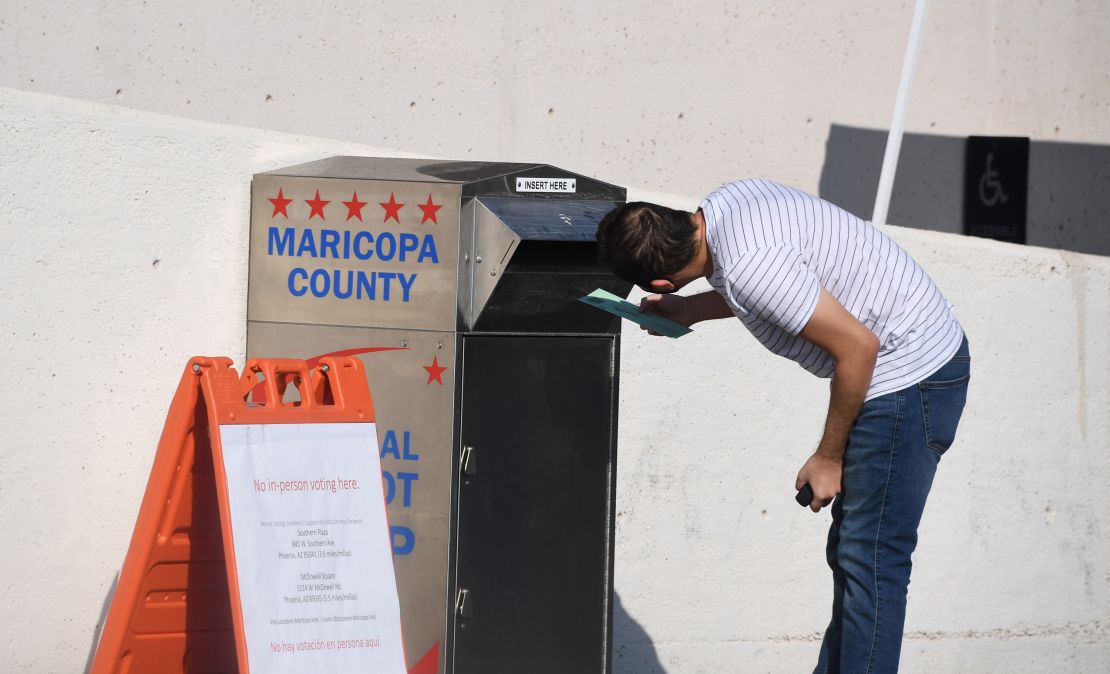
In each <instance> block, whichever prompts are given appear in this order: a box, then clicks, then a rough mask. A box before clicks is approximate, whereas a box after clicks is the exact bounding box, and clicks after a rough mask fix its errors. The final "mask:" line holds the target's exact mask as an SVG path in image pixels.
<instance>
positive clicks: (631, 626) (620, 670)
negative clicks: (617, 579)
mask: <svg viewBox="0 0 1110 674" xmlns="http://www.w3.org/2000/svg"><path fill="white" fill-rule="evenodd" d="M613 674H667V670H666V669H663V664H662V663H660V662H659V656H658V655H657V654H656V653H655V645H654V644H653V643H652V641H651V637H650V636H649V635H648V633H647V632H645V631H644V628H643V627H641V626H640V623H638V622H636V620H635V619H634V618H633V617H632V616H630V615H628V611H626V610H625V609H624V604H623V603H622V602H621V598H620V595H619V594H617V593H616V592H614V593H613Z"/></svg>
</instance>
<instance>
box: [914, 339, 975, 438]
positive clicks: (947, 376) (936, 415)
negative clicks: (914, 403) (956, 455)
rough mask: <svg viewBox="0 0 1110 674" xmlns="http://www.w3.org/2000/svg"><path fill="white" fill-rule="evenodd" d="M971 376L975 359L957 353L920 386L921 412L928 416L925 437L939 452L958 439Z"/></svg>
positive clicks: (925, 417) (925, 416)
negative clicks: (957, 432)
mask: <svg viewBox="0 0 1110 674" xmlns="http://www.w3.org/2000/svg"><path fill="white" fill-rule="evenodd" d="M970 380H971V359H970V358H969V357H967V356H956V357H955V358H953V359H952V360H950V361H949V362H948V363H947V364H945V366H944V367H942V368H941V369H940V370H938V371H937V372H936V373H934V374H933V375H932V376H930V377H929V378H928V379H926V380H925V381H922V382H920V383H919V384H918V385H917V387H918V391H919V392H920V393H921V414H922V416H923V417H924V420H925V441H926V443H927V444H928V445H929V447H930V448H931V449H932V450H933V451H935V452H936V453H938V454H944V453H945V452H946V451H948V448H949V447H951V446H952V442H953V441H954V440H955V439H956V427H957V426H959V425H960V417H961V416H962V415H963V411H964V403H966V402H967V384H968V381H970Z"/></svg>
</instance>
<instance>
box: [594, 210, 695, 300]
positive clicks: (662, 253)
mask: <svg viewBox="0 0 1110 674" xmlns="http://www.w3.org/2000/svg"><path fill="white" fill-rule="evenodd" d="M696 233H697V227H696V226H695V225H694V219H693V218H692V217H691V216H690V214H689V213H686V212H684V211H676V210H674V209H673V208H667V207H666V206H659V205H657V204H649V203H646V202H643V201H634V202H632V203H628V204H625V205H623V206H618V207H617V208H614V209H613V210H611V211H609V212H608V213H607V214H606V215H605V217H604V218H602V219H601V222H600V223H598V226H597V246H598V253H599V255H600V256H601V261H602V262H603V263H604V264H605V265H606V266H608V267H609V268H610V269H612V270H613V273H614V274H616V275H617V276H619V277H621V278H622V279H624V280H625V281H631V282H632V283H635V284H636V285H638V286H640V287H644V288H646V287H647V286H648V284H650V283H651V282H652V281H654V280H655V279H659V278H668V277H670V276H672V275H674V274H675V273H676V272H678V271H680V270H681V269H682V268H683V267H685V266H686V265H688V264H690V262H691V261H692V260H693V259H694V255H696V254H697V239H696V236H695V235H696Z"/></svg>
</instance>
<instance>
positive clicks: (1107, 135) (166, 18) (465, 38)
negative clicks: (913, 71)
mask: <svg viewBox="0 0 1110 674" xmlns="http://www.w3.org/2000/svg"><path fill="white" fill-rule="evenodd" d="M913 4H914V3H913V2H912V1H910V0H901V1H899V2H891V1H889V0H871V1H870V2H845V1H837V2H828V1H826V0H803V1H798V2H766V1H763V0H726V1H723V2H722V1H719V0H683V1H676V0H671V1H669V2H654V3H651V4H650V5H645V4H644V3H642V2H638V1H636V0H610V1H609V2H602V3H598V2H592V1H587V0H571V1H569V2H560V3H532V2H515V1H513V0H484V1H483V2H469V3H462V4H449V3H443V2H441V1H440V0H409V1H407V2H366V1H365V0H330V1H329V2H326V3H317V4H311V3H303V2H301V3H298V2H277V1H274V0H259V1H256V2H250V3H246V2H226V1H224V0H193V1H192V2H187V3H181V2H169V1H167V0H151V1H149V2H143V3H138V2H134V1H129V0H100V1H99V2H95V3H90V2H83V1H81V0H50V1H47V2H27V1H26V0H3V1H2V2H0V86H7V87H11V88H16V89H22V90H28V91H35V92H41V93H48V94H57V95H62V96H69V97H74V98H80V99H84V100H89V101H94V102H100V103H112V104H116V105H123V106H127V107H131V108H134V109H138V110H146V111H152V112H162V113H167V114H172V115H177V116H181V117H187V118H192V119H198V120H206V121H214V122H227V123H231V124H237V125H242V126H249V127H255V128H262V129H270V130H277V131H288V132H294V133H300V134H307V135H312V136H322V137H328V138H341V139H345V140H349V141H359V142H362V143H366V144H370V145H377V146H385V147H400V148H405V149H407V150H410V151H413V152H420V153H425V154H430V155H436V156H445V157H451V158H467V157H473V158H478V159H493V160H508V161H547V162H551V163H554V164H561V165H567V166H575V167H576V168H577V169H578V170H580V171H581V172H583V173H586V174H589V175H595V176H598V177H600V178H604V179H608V180H610V181H612V182H616V183H618V184H624V185H642V186H644V187H645V188H647V189H652V190H658V191H664V192H672V193H678V194H703V193H706V192H708V191H710V190H711V189H713V188H714V187H716V186H717V184H719V183H720V182H723V181H727V180H731V179H734V178H736V177H740V176H753V175H756V176H770V177H774V178H777V179H779V180H783V181H785V182H788V183H791V184H795V185H798V186H799V187H802V188H803V189H807V190H809V191H811V192H815V193H816V192H817V191H818V188H819V183H820V181H821V178H822V172H823V171H824V170H826V166H825V165H826V163H827V162H828V160H829V159H830V157H827V149H826V144H827V142H828V141H829V140H830V137H831V134H832V130H833V128H834V125H846V126H850V127H856V128H862V129H869V130H879V131H884V130H885V129H886V128H888V125H889V124H890V119H891V114H892V111H893V107H894V96H895V89H896V87H897V84H898V77H899V73H900V69H901V63H902V55H903V51H904V47H905V41H906V38H907V35H908V33H909V27H910V20H911V16H912V12H913ZM1107 25H1110V3H1107V2H1106V1H1105V0H1069V2H1067V3H1061V2H1034V1H1033V0H1019V1H1017V2H1003V1H1000V0H987V1H984V2H966V1H965V0H933V1H932V2H931V3H930V10H929V14H928V18H927V26H926V29H925V33H924V42H923V45H922V51H921V57H920V63H919V66H918V72H917V79H916V82H915V86H914V89H913V95H912V98H911V105H910V109H909V115H908V119H907V131H909V132H911V133H919V134H931V135H939V136H948V137H957V138H962V137H965V136H967V135H969V134H977V135H1023V136H1030V137H1031V138H1032V139H1033V140H1034V141H1050V142H1066V143H1079V144H1086V145H1095V146H1099V147H1103V148H1105V147H1106V146H1110V125H1108V124H1106V121H1105V120H1106V118H1107V116H1108V114H1110V110H1108V109H1107V105H1108V103H1107V101H1108V100H1110V68H1107V67H1106V65H1107V64H1108V63H1110V40H1107V39H1105V33H1106V26H1107ZM852 150H854V152H852ZM866 151H867V147H866V144H864V143H857V144H855V145H853V146H851V148H849V152H848V153H847V154H846V155H845V154H834V155H833V156H832V157H831V159H832V160H833V163H832V164H831V165H829V166H828V167H827V170H830V171H833V172H841V173H848V174H849V175H851V176H854V177H857V178H861V179H864V180H865V181H866V184H865V185H864V186H863V187H862V191H863V193H864V194H865V195H866V196H865V198H864V199H862V203H860V204H859V205H858V206H857V205H856V204H855V203H853V207H854V208H857V210H858V211H859V214H860V215H863V216H864V217H870V214H871V206H872V204H873V200H874V190H875V187H876V185H877V182H878V179H877V171H878V169H877V166H876V167H875V168H874V174H873V175H872V174H871V173H868V172H866V171H864V172H860V171H858V170H856V169H858V166H855V165H854V162H851V160H852V159H853V155H854V154H858V153H862V152H866ZM910 156H911V158H913V155H910ZM879 157H881V150H880V151H879ZM920 159H921V157H920V155H919V156H918V157H917V160H920ZM925 159H926V160H927V161H928V166H929V167H930V168H931V169H932V170H933V171H935V172H944V173H948V174H953V173H954V174H956V175H958V174H959V173H960V169H961V166H962V165H961V163H960V161H959V157H956V158H955V160H954V161H953V160H952V158H950V157H948V156H946V155H938V156H933V157H926V158H925ZM1034 159H1035V160H1036V156H1035V157H1034ZM1057 165H1058V164H1053V166H1057ZM849 167H852V168H849ZM1057 173H1058V172H1054V174H1057ZM1107 180H1110V172H1106V171H1103V173H1102V175H1101V180H1100V181H1099V183H1098V184H1100V185H1102V186H1106V185H1107V183H1106V181H1107ZM957 184H958V180H957ZM899 189H908V190H909V191H910V192H911V193H919V192H925V194H924V195H923V197H922V199H921V200H918V201H915V202H913V203H914V204H915V205H920V204H921V202H925V203H930V202H931V203H932V204H937V205H939V206H940V208H939V209H938V210H937V211H936V213H935V215H934V214H933V211H932V210H931V209H930V210H929V211H928V214H927V215H924V216H921V217H916V210H917V209H916V208H911V209H909V210H908V211H907V210H901V209H900V208H899V204H900V200H898V199H896V200H895V201H894V204H893V205H892V206H893V208H892V211H891V215H892V219H891V221H892V222H894V223H896V224H897V223H901V222H903V220H901V219H899V218H905V222H907V223H909V224H914V225H915V226H916V225H917V224H918V223H933V224H932V225H931V226H934V227H938V226H939V227H942V228H947V227H954V226H955V225H958V222H956V223H950V222H941V223H940V224H937V221H938V220H944V219H945V218H946V217H947V216H948V215H949V214H950V213H952V212H955V213H958V208H959V195H958V193H957V194H956V195H954V196H955V200H954V201H953V195H952V194H950V193H949V192H947V191H945V190H944V189H943V188H939V189H933V188H931V187H930V186H921V185H917V184H913V183H911V184H910V185H907V186H905V187H904V188H902V187H900V188H899ZM1035 189H1036V186H1034V187H1033V188H1031V192H1033V190H1035ZM1044 191H1046V192H1048V191H1052V190H1049V189H1047V188H1046V189H1045V190H1044ZM1055 191H1056V192H1057V196H1061V195H1060V194H1059V193H1060V190H1055ZM1102 191H1110V190H1106V189H1103V190H1102ZM1085 196H1087V197H1088V198H1089V197H1090V196H1091V195H1090V194H1089V193H1088V194H1087V195H1085ZM1031 197H1035V195H1034V194H1031ZM1100 204H1102V205H1105V202H1100ZM945 206H948V207H950V209H955V210H954V211H953V210H945V208H944V207H945ZM1085 208H1086V206H1085V205H1084V204H1083V203H1082V202H1081V203H1074V202H1071V201H1069V200H1067V199H1064V198H1060V199H1058V200H1057V202H1056V205H1055V206H1054V207H1053V210H1052V212H1050V213H1047V214H1046V215H1047V220H1048V222H1047V223H1046V224H1045V225H1044V229H1045V231H1049V228H1050V227H1051V228H1055V227H1056V226H1057V225H1058V224H1067V226H1068V227H1069V228H1071V227H1080V226H1089V227H1091V228H1092V229H1095V230H1098V231H1102V230H1104V229H1105V228H1103V227H1101V225H1102V224H1104V223H1105V214H1103V216H1101V219H1099V217H1100V216H1099V215H1098V213H1097V210H1098V209H1088V210H1091V212H1090V213H1089V214H1088V213H1085V212H1084V209H1085ZM1061 209H1063V210H1064V213H1063V214H1061V213H1060V211H1061ZM1068 216H1070V217H1071V222H1070V223H1069V222H1068ZM1038 217H1040V216H1038ZM1044 220H1045V218H1041V219H1040V220H1038V222H1040V221H1044ZM1087 223H1093V224H1089V225H1088V224H1087ZM1034 224H1035V223H1031V228H1032V227H1033V225H1034ZM1030 241H1031V242H1033V243H1038V244H1043V245H1054V244H1053V241H1052V240H1051V239H1048V238H1036V237H1032V238H1031V239H1030ZM1064 244H1067V241H1066V239H1065V241H1064ZM1078 249H1080V250H1087V251H1088V252H1091V251H1092V250H1093V249H1087V248H1082V247H1080V248H1078ZM1098 252H1105V251H1104V250H1099V251H1098Z"/></svg>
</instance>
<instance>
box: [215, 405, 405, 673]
mask: <svg viewBox="0 0 1110 674" xmlns="http://www.w3.org/2000/svg"><path fill="white" fill-rule="evenodd" d="M220 440H221V443H222V445H223V457H224V474H225V475H226V477H227V490H228V500H229V507H230V511H231V528H232V535H233V537H234V547H235V568H236V569H237V571H238V577H239V600H240V602H241V604H242V607H243V629H244V633H245V635H246V641H247V661H248V663H249V667H250V671H251V673H252V674H271V673H282V672H290V673H292V672H328V673H330V674H339V673H342V672H376V673H382V674H405V671H406V670H405V658H404V651H403V647H402V643H401V609H400V604H399V602H398V600H397V582H396V579H395V577H394V575H393V556H392V552H391V550H390V540H389V526H388V523H387V521H386V514H385V499H384V494H383V493H382V481H381V466H380V463H379V455H378V442H377V435H376V433H375V430H374V424H365V423H350V424H264V425H250V424H247V425H234V426H231V425H229V426H220ZM233 600H234V598H233Z"/></svg>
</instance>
